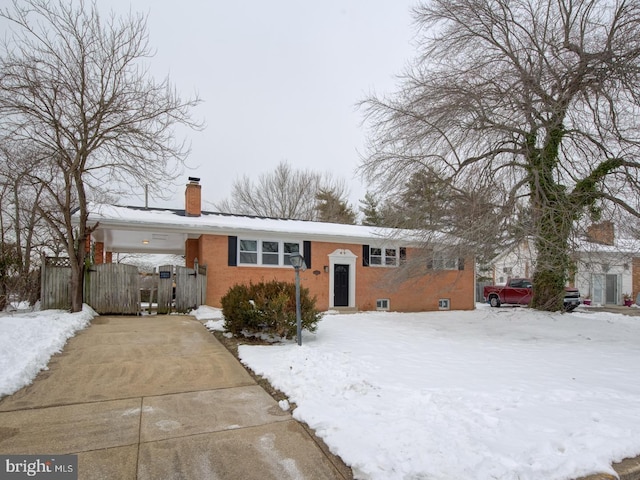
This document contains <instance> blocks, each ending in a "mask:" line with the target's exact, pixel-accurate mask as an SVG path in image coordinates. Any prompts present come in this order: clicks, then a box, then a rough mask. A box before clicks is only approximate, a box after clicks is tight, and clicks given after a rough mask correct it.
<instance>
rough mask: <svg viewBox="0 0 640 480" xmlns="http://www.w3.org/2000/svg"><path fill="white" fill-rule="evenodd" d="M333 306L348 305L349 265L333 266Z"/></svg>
mask: <svg viewBox="0 0 640 480" xmlns="http://www.w3.org/2000/svg"><path fill="white" fill-rule="evenodd" d="M333 306H334V307H348V306H349V265H339V264H336V265H334V266H333Z"/></svg>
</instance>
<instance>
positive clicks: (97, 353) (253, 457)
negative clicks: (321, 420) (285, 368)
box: [0, 316, 349, 480]
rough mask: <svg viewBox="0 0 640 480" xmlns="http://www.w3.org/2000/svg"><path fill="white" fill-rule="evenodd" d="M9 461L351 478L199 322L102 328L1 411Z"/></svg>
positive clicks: (183, 473)
mask: <svg viewBox="0 0 640 480" xmlns="http://www.w3.org/2000/svg"><path fill="white" fill-rule="evenodd" d="M0 454H25V455H26V454H77V455H78V471H79V475H78V478H79V479H82V480H85V479H89V480H92V479H118V480H120V479H139V480H143V479H144V480H146V479H149V480H151V479H171V478H173V479H193V480H198V479H208V478H216V479H230V480H231V479H233V480H235V479H240V478H242V479H269V478H272V479H288V478H290V479H337V480H343V479H346V478H349V472H348V471H345V469H344V467H343V466H340V465H334V464H333V463H332V461H331V460H330V459H329V458H328V457H327V456H326V455H325V454H324V453H323V452H322V450H321V448H320V447H319V446H318V445H317V444H316V443H315V441H314V440H313V439H312V438H311V436H310V435H309V433H307V431H306V430H305V429H304V428H303V427H302V426H301V425H300V424H299V423H298V422H297V421H295V420H294V419H293V418H292V417H291V415H290V414H289V413H288V412H284V411H282V410H281V409H280V407H279V406H278V404H277V403H276V402H275V400H273V398H272V397H271V396H269V395H268V394H267V393H266V392H265V391H264V390H263V389H262V388H261V387H260V386H258V385H257V384H256V383H255V381H254V380H253V379H252V378H251V376H250V375H249V374H248V373H247V372H246V371H245V369H244V368H243V367H242V366H241V365H240V364H239V363H238V361H237V360H236V359H235V358H234V357H233V356H232V355H231V354H230V353H229V352H228V351H227V350H226V348H225V347H224V346H222V345H221V344H220V343H219V342H218V341H217V340H216V338H215V337H214V336H213V335H211V334H210V333H209V332H208V331H207V330H206V329H205V328H204V327H203V325H202V324H201V323H200V322H198V321H196V320H195V319H193V317H189V316H152V317H108V316H106V317H97V318H96V319H94V321H93V322H92V325H91V326H90V327H89V328H87V329H86V330H84V331H82V332H80V333H79V334H78V335H77V336H76V337H74V338H72V339H71V340H70V341H69V343H68V344H67V346H66V347H65V349H64V352H63V353H61V354H59V355H56V356H55V357H53V358H52V360H51V362H50V364H49V370H47V371H44V372H41V374H40V375H39V376H38V377H37V379H36V380H35V382H34V383H33V384H32V385H30V386H28V387H26V388H24V389H22V390H20V391H18V392H16V393H15V394H14V395H11V396H8V397H5V398H4V399H3V400H1V401H0Z"/></svg>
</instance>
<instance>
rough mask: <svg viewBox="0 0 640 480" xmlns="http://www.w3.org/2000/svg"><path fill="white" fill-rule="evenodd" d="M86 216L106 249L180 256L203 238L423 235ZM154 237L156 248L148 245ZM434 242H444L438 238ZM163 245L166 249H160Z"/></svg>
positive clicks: (158, 215) (215, 219) (216, 219)
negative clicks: (189, 244) (186, 243)
mask: <svg viewBox="0 0 640 480" xmlns="http://www.w3.org/2000/svg"><path fill="white" fill-rule="evenodd" d="M89 212H90V213H89V219H88V222H89V225H92V224H98V228H97V229H96V231H95V232H94V233H93V237H94V239H96V240H98V241H102V242H104V243H105V247H107V248H108V250H110V251H114V252H116V251H132V250H131V248H132V247H136V250H135V251H156V252H161V251H162V252H178V251H180V250H181V249H182V248H183V245H182V246H181V245H179V243H180V242H182V243H184V240H186V239H187V238H197V237H198V236H200V235H202V234H212V235H253V236H256V237H262V238H264V237H269V236H277V237H282V236H289V237H304V238H305V239H309V240H316V241H326V242H344V243H354V244H363V243H364V244H366V243H378V244H383V243H387V242H388V243H399V242H402V243H404V244H406V245H413V244H415V245H417V244H420V243H422V242H423V241H424V237H423V236H422V235H420V233H419V232H417V231H414V230H401V229H393V228H381V227H373V226H365V225H345V224H339V223H326V222H313V221H306V220H288V219H280V218H265V217H257V216H250V215H233V214H226V213H216V212H202V215H201V216H199V217H190V216H186V215H185V212H184V210H170V209H157V208H144V207H126V206H117V205H107V204H95V203H92V204H90V205H89ZM154 239H155V240H157V241H156V242H155V243H156V244H157V245H156V246H155V247H152V246H151V244H152V243H153V240H154ZM432 240H435V241H437V242H440V243H444V242H447V239H446V236H445V235H442V234H438V235H437V236H436V238H432ZM143 242H147V243H143ZM162 242H163V243H164V244H165V246H166V247H167V248H164V246H162V245H159V244H160V243H162ZM447 243H449V242H447Z"/></svg>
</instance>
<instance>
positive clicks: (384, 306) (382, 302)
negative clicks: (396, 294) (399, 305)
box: [376, 298, 389, 310]
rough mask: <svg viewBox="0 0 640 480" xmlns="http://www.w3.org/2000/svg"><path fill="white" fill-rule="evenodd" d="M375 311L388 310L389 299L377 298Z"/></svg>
mask: <svg viewBox="0 0 640 480" xmlns="http://www.w3.org/2000/svg"><path fill="white" fill-rule="evenodd" d="M376 310H389V299H388V298H379V299H378V300H376Z"/></svg>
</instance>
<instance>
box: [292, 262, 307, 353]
mask: <svg viewBox="0 0 640 480" xmlns="http://www.w3.org/2000/svg"><path fill="white" fill-rule="evenodd" d="M289 258H290V259H291V266H292V267H293V268H294V269H295V271H296V339H297V340H298V345H302V314H301V312H300V270H301V269H302V271H303V272H304V271H305V270H306V269H307V264H306V263H305V262H304V257H303V256H302V255H300V254H299V253H296V254H295V255H291V257H289Z"/></svg>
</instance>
